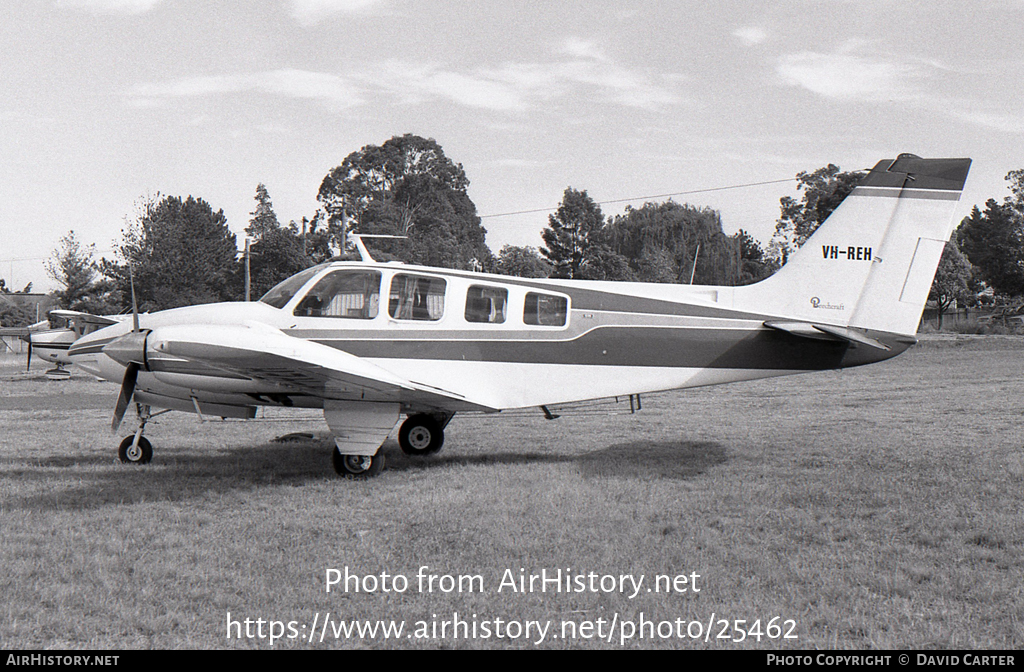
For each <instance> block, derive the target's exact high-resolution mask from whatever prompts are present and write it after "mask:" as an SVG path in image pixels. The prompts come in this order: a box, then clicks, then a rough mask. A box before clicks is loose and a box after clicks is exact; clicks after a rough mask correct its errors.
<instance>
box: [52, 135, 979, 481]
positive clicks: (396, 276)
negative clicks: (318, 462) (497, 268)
mask: <svg viewBox="0 0 1024 672" xmlns="http://www.w3.org/2000/svg"><path fill="white" fill-rule="evenodd" d="M970 163H971V162H970V159H922V158H919V157H916V156H913V155H909V154H901V155H900V156H899V157H898V158H897V159H895V160H893V159H889V160H884V161H881V162H879V163H878V165H876V166H875V167H874V168H873V169H872V170H871V171H870V173H868V175H867V176H866V177H865V179H864V180H863V181H862V182H861V183H860V185H859V186H858V187H857V188H856V189H854V190H853V192H852V193H851V194H850V195H849V196H848V197H847V198H846V199H845V200H844V201H843V203H842V204H841V205H840V206H839V207H838V208H837V209H836V210H835V211H834V212H833V213H832V215H831V216H830V217H829V218H828V220H827V221H826V222H825V223H824V224H823V225H822V226H821V227H820V228H819V229H818V231H817V232H815V233H814V235H813V236H812V237H811V238H810V240H808V241H807V243H806V244H805V245H804V246H803V247H802V248H800V250H799V251H797V253H795V254H794V255H792V256H791V258H790V260H789V262H788V263H787V264H786V265H785V266H784V267H783V268H782V269H780V270H779V271H778V272H777V273H776V274H774V275H773V276H771V277H769V278H767V279H766V280H763V281H761V282H759V283H756V284H753V285H748V286H745V287H712V286H692V285H675V284H646V283H632V282H599V281H583V280H555V279H542V280H535V279H525V278H513V277H505V276H498V275H490V274H486V273H472V272H468V271H458V270H449V269H439V268H429V267H423V266H411V265H405V264H401V263H394V262H390V263H377V262H374V261H372V260H369V258H368V255H365V256H364V260H363V261H358V262H353V261H340V262H331V263H326V264H322V265H319V266H315V267H313V268H309V269H307V270H305V271H302V272H301V273H299V274H297V275H295V276H293V277H291V278H289V279H288V280H285V281H284V282H282V283H281V284H279V285H278V286H276V287H274V288H273V289H272V290H270V292H268V293H267V294H266V295H265V296H264V297H263V298H261V299H260V300H259V301H258V302H250V303H221V304H211V305H201V306H193V307H189V308H177V309H174V310H166V311H161V312H156V313H151V314H147V315H142V316H139V317H137V318H136V320H135V324H134V325H133V324H129V323H127V322H126V323H120V324H114V325H110V326H108V327H105V328H102V329H99V330H98V331H95V332H94V333H92V334H89V335H86V336H84V337H82V338H81V339H79V340H78V341H77V342H75V343H74V344H73V346H72V347H71V350H70V355H71V358H72V360H73V361H74V362H75V363H76V364H78V365H79V366H81V368H83V369H84V370H86V371H88V372H90V373H94V374H95V375H97V376H99V377H102V378H105V379H107V380H111V381H119V382H121V396H120V398H119V400H118V404H117V407H116V409H115V417H114V428H115V431H116V429H117V427H118V426H119V424H120V422H121V419H122V417H123V415H124V412H125V410H126V408H127V406H128V404H129V402H130V401H131V400H134V401H135V404H136V409H137V412H138V417H139V423H138V428H137V429H136V431H135V433H134V434H133V435H131V436H129V437H126V438H125V439H124V441H123V442H122V443H121V446H120V457H121V459H122V460H123V461H126V462H138V463H144V462H148V461H149V460H150V458H151V456H152V448H151V445H150V443H149V441H147V440H146V439H145V438H144V437H143V436H142V433H143V430H144V428H145V426H146V422H147V420H148V419H149V418H150V417H152V415H153V412H152V409H154V408H160V409H174V410H182V411H195V412H197V413H200V414H208V415H215V416H216V415H219V416H224V417H239V418H251V417H253V416H254V415H255V413H256V408H257V406H260V405H275V406H294V407H312V408H323V413H324V418H325V420H326V421H327V425H328V427H329V428H330V430H331V432H332V433H333V435H334V441H335V444H336V447H335V449H334V467H335V469H336V471H337V472H338V473H339V474H342V475H348V476H353V477H366V476H371V475H375V474H377V473H379V472H380V470H381V469H382V468H383V464H384V454H383V453H382V452H379V448H380V445H381V443H382V442H383V441H384V440H385V439H386V438H387V436H388V435H389V433H390V432H391V431H392V430H393V429H394V427H395V426H396V425H397V423H398V421H399V420H400V419H401V417H402V416H403V415H405V416H408V417H407V419H406V420H405V421H404V422H403V423H402V425H401V428H400V430H399V434H398V442H399V445H400V447H401V448H402V450H403V451H405V452H406V453H409V454H413V455H425V454H429V453H433V452H436V451H437V450H438V449H440V447H441V444H442V442H443V440H444V429H445V427H446V425H447V424H448V422H449V421H450V420H451V419H452V417H453V416H454V415H455V414H456V413H459V412H466V411H482V412H487V413H490V412H499V411H502V410H504V409H517V408H525V407H539V408H541V409H543V410H544V412H545V415H548V416H549V417H550V415H551V414H550V413H548V411H547V407H548V406H549V405H554V404H563V403H568V402H576V401H583V400H592V399H601V398H608V397H614V396H621V397H626V396H627V395H639V394H641V393H647V392H654V391H661V390H671V389H678V388H689V387H697V386H701V385H715V384H719V383H728V382H733V381H740V380H752V379H756V378H765V377H769V376H781V375H786V374H793V373H803V372H809V371H819V370H823V369H838V368H843V367H849V366H859V365H862V364H869V363H872V362H877V361H881V360H884V359H888V358H890V357H894V356H895V355H897V354H899V353H901V352H903V351H904V350H906V349H907V348H908V347H910V346H911V345H913V344H914V343H916V341H917V339H916V338H915V333H916V332H917V326H918V323H919V322H920V319H921V313H922V311H923V309H924V305H925V301H926V300H927V298H928V293H929V289H930V287H931V283H932V278H933V276H934V274H935V269H936V267H937V266H938V263H939V257H940V256H941V255H942V251H943V248H944V246H945V243H946V240H947V239H948V238H949V235H950V233H951V231H952V221H951V219H952V215H953V211H954V208H955V205H956V202H957V201H958V200H959V198H960V194H961V191H962V190H963V186H964V182H965V180H966V178H967V172H968V169H969V168H970ZM360 247H361V249H362V250H363V251H365V248H363V247H362V245H361V244H360Z"/></svg>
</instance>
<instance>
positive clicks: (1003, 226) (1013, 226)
mask: <svg viewBox="0 0 1024 672" xmlns="http://www.w3.org/2000/svg"><path fill="white" fill-rule="evenodd" d="M1007 201H1009V199H1007ZM955 235H956V242H957V244H958V246H959V248H960V250H961V251H962V252H963V254H965V255H966V256H967V258H968V259H969V260H970V262H971V263H972V264H973V265H974V266H975V267H976V268H977V269H978V273H979V275H980V276H981V278H982V279H983V280H984V281H985V283H986V284H988V286H990V287H992V289H994V290H995V291H996V292H997V293H999V294H1006V295H1011V296H1017V295H1020V294H1022V293H1024V217H1022V216H1021V215H1020V214H1018V212H1017V211H1016V209H1015V208H1014V206H1013V204H1012V203H1010V202H1006V203H999V202H998V201H996V200H995V199H994V198H990V199H989V200H988V201H987V202H986V203H985V210H984V212H982V211H981V210H979V209H978V207H977V206H974V208H973V209H972V210H971V214H970V215H968V216H967V217H965V218H964V219H963V221H961V222H960V225H959V226H958V227H957V229H956V234H955Z"/></svg>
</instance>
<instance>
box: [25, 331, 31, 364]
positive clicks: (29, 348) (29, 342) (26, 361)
mask: <svg viewBox="0 0 1024 672" xmlns="http://www.w3.org/2000/svg"><path fill="white" fill-rule="evenodd" d="M26 340H27V341H28V348H27V350H28V357H27V358H26V359H25V371H29V370H30V369H31V368H32V334H29V335H28V339H26Z"/></svg>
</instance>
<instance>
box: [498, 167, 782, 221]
mask: <svg viewBox="0 0 1024 672" xmlns="http://www.w3.org/2000/svg"><path fill="white" fill-rule="evenodd" d="M785 182H796V178H795V177H787V178H786V179H784V180H768V181H766V182H747V183H746V184H733V185H730V186H728V187H711V188H709V189H691V190H689V191H677V192H674V193H671V194H656V195H654V196H634V197H632V198H616V199H614V200H611V201H598V202H597V205H612V204H614V203H628V202H629V201H646V200H651V199H655V198H671V197H672V196H689V195H691V194H707V193H711V192H713V191H727V190H729V189H745V188H748V187H763V186H765V185H768V184H783V183H785ZM557 209H558V207H557V206H556V207H554V208H537V209H535V210H517V211H515V212H500V213H496V214H493V215H480V219H486V218H489V217H511V216H512V215H532V214H536V213H539V212H554V211H555V210H557Z"/></svg>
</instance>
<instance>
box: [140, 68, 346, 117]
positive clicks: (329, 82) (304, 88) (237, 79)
mask: <svg viewBox="0 0 1024 672" xmlns="http://www.w3.org/2000/svg"><path fill="white" fill-rule="evenodd" d="M246 92H257V93H264V94H269V95H277V96H282V97H285V98H301V99H308V100H319V101H322V102H324V103H326V104H328V105H329V106H330V107H332V108H337V109H344V108H348V107H354V106H357V105H360V104H362V102H363V100H362V96H361V95H360V93H359V91H358V89H357V88H356V87H355V86H353V85H352V84H351V83H350V82H348V81H347V80H345V79H343V78H341V77H338V76H336V75H329V74H324V73H319V72H309V71H307V70H272V71H268V72H261V73H256V74H251V75H221V76H208V77H190V78H185V79H179V80H176V81H172V82H163V83H147V84H140V85H138V86H136V87H135V88H134V89H132V91H131V92H130V93H129V103H130V104H131V105H133V106H134V107H153V106H157V105H159V104H160V103H161V102H162V101H164V100H167V99H172V98H196V97H201V96H211V95H221V94H231V93H246Z"/></svg>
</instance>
